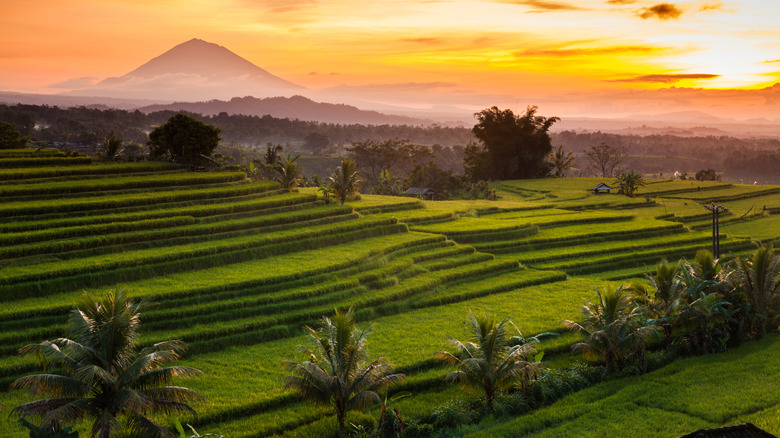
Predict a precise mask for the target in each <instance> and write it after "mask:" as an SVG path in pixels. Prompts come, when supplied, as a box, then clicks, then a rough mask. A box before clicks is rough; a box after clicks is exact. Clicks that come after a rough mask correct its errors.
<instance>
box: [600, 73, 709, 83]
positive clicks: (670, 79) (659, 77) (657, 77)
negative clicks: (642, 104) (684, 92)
mask: <svg viewBox="0 0 780 438" xmlns="http://www.w3.org/2000/svg"><path fill="white" fill-rule="evenodd" d="M720 76H721V75H713V74H707V73H690V74H654V75H644V76H637V77H634V78H628V79H612V80H607V81H606V82H660V83H665V84H673V83H675V82H678V81H682V80H685V79H716V78H719V77H720Z"/></svg>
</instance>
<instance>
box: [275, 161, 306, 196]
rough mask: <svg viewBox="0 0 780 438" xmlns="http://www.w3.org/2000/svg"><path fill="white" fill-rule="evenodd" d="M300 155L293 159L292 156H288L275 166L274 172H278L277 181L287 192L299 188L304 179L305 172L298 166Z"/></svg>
mask: <svg viewBox="0 0 780 438" xmlns="http://www.w3.org/2000/svg"><path fill="white" fill-rule="evenodd" d="M298 158H300V155H298V156H296V157H295V158H293V157H292V156H291V155H290V154H287V158H286V159H285V160H281V161H277V162H276V163H275V164H274V165H273V168H274V171H275V172H276V180H277V181H279V183H280V184H281V185H282V188H283V189H285V190H292V189H294V188H296V187H298V184H300V182H301V178H302V177H303V171H302V170H301V166H299V165H298V163H297V162H296V161H298Z"/></svg>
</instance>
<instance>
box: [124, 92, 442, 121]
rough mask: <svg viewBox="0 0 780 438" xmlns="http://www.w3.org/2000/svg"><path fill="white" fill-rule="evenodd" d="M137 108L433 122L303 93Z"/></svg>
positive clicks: (330, 118) (152, 110) (314, 119)
mask: <svg viewBox="0 0 780 438" xmlns="http://www.w3.org/2000/svg"><path fill="white" fill-rule="evenodd" d="M139 109H140V110H141V111H142V112H145V113H150V112H154V111H166V110H168V111H188V112H192V113H196V114H201V115H204V116H213V115H217V114H219V113H222V112H225V113H227V114H229V115H233V114H243V115H251V116H265V115H270V116H272V117H276V118H288V119H298V120H308V121H315V122H321V123H339V124H364V125H402V124H403V125H425V124H431V123H433V122H431V121H428V120H422V119H415V118H412V117H406V116H397V115H388V114H382V113H379V112H376V111H366V110H361V109H359V108H357V107H354V106H351V105H345V104H333V103H322V102H314V101H313V100H311V99H308V98H306V97H303V96H292V97H269V98H264V99H258V98H256V97H251V96H247V97H234V98H232V99H230V100H229V101H223V100H211V101H208V102H176V103H172V104H164V105H160V104H158V105H148V106H144V107H142V108H139Z"/></svg>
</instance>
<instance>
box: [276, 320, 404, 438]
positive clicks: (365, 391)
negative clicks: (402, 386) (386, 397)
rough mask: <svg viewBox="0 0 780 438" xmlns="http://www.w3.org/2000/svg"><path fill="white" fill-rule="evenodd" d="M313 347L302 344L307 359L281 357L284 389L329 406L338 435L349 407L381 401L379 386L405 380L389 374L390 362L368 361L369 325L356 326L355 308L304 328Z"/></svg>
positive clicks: (402, 376)
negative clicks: (292, 359)
mask: <svg viewBox="0 0 780 438" xmlns="http://www.w3.org/2000/svg"><path fill="white" fill-rule="evenodd" d="M304 332H306V334H307V335H308V336H309V340H310V341H311V344H312V347H311V348H307V347H301V349H302V352H303V353H304V354H305V355H306V358H307V359H308V360H307V361H305V362H300V363H298V362H294V361H284V362H283V365H284V367H285V368H287V369H288V370H289V371H290V375H288V376H287V377H286V378H285V387H286V388H289V389H294V390H297V391H298V392H299V393H300V394H301V396H303V398H304V399H306V400H308V401H310V402H312V403H314V404H317V405H328V404H330V405H333V408H334V410H335V411H336V418H337V420H338V423H339V436H340V437H343V436H345V435H346V426H345V422H346V415H347V411H350V410H353V409H362V408H364V407H366V406H370V405H373V404H375V403H379V402H381V401H382V400H381V398H380V397H379V395H378V394H377V392H376V391H377V390H379V389H381V388H383V387H387V386H391V385H394V384H395V383H397V382H399V381H401V380H402V379H404V377H405V376H404V375H403V374H390V372H391V371H392V365H390V364H388V363H387V361H386V360H385V359H384V358H383V357H380V358H378V359H374V360H373V361H369V358H368V350H367V349H366V338H367V337H368V335H369V333H370V332H371V327H369V328H366V329H365V330H362V331H361V330H358V329H357V326H356V323H355V312H354V310H353V309H352V308H350V309H349V310H347V311H346V312H342V311H339V310H336V312H335V314H334V315H333V316H332V317H331V318H328V317H323V318H322V322H321V325H320V328H319V330H316V329H313V328H311V327H308V326H305V327H304Z"/></svg>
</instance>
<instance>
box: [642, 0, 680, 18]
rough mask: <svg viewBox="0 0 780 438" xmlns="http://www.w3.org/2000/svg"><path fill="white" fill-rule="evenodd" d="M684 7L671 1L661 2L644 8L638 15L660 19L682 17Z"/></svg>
mask: <svg viewBox="0 0 780 438" xmlns="http://www.w3.org/2000/svg"><path fill="white" fill-rule="evenodd" d="M682 13H683V11H682V9H680V8H678V7H677V6H675V5H673V4H671V3H659V4H657V5H655V6H651V7H649V8H642V10H641V11H639V13H638V15H639V16H640V17H642V18H643V19H645V20H647V19H648V18H657V19H659V20H670V19H677V18H680V15H682Z"/></svg>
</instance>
